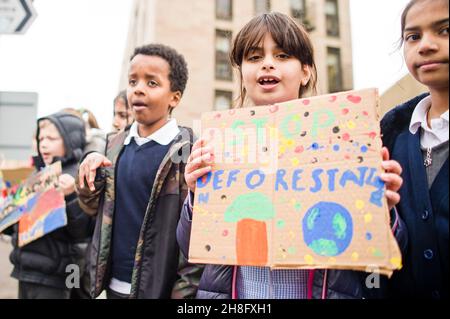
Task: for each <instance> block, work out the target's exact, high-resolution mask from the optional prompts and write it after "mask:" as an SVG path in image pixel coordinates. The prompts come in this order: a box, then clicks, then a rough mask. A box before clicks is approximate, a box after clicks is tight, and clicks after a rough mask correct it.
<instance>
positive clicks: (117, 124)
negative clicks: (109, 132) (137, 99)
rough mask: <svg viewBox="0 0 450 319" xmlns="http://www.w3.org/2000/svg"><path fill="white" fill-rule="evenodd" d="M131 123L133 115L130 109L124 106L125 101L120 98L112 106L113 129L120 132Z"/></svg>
mask: <svg viewBox="0 0 450 319" xmlns="http://www.w3.org/2000/svg"><path fill="white" fill-rule="evenodd" d="M131 122H133V113H132V111H131V109H130V108H128V110H127V107H126V105H125V101H124V100H123V99H122V98H119V99H117V100H116V104H115V105H114V120H113V127H114V129H115V130H117V131H120V130H122V129H124V128H125V127H126V126H127V125H128V124H131Z"/></svg>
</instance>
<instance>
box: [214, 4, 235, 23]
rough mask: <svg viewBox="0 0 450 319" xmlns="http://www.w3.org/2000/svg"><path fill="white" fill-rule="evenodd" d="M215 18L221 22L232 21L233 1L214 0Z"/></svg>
mask: <svg viewBox="0 0 450 319" xmlns="http://www.w3.org/2000/svg"><path fill="white" fill-rule="evenodd" d="M216 18H217V19H221V20H231V19H233V0H216Z"/></svg>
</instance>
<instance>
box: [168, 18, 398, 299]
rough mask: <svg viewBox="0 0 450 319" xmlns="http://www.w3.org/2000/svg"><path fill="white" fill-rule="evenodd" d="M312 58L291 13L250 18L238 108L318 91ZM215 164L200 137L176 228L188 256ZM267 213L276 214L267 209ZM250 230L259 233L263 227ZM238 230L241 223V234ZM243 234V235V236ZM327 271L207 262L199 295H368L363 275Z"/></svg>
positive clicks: (393, 181) (394, 199)
mask: <svg viewBox="0 0 450 319" xmlns="http://www.w3.org/2000/svg"><path fill="white" fill-rule="evenodd" d="M313 56H314V53H313V47H312V44H311V41H310V39H309V36H308V34H307V32H306V31H305V29H304V28H303V27H302V26H299V25H297V24H296V23H295V22H294V21H293V20H292V19H291V18H289V17H288V16H286V15H284V14H280V13H270V14H263V15H260V16H258V17H256V18H254V19H252V20H251V21H250V22H249V23H248V24H247V25H246V26H244V28H243V29H242V30H241V31H240V32H239V34H238V35H237V37H236V39H235V41H234V46H233V50H232V54H231V60H232V64H233V65H234V67H236V68H237V69H238V70H239V72H240V78H241V82H242V83H241V97H240V105H239V106H240V107H242V106H243V105H244V104H245V102H246V100H247V98H248V99H249V100H250V101H251V102H252V104H254V105H273V104H276V103H282V102H286V101H290V100H295V99H298V98H300V97H302V96H303V95H304V93H305V92H307V91H313V93H315V91H316V90H315V87H316V79H317V74H316V66H315V62H314V58H313ZM383 153H384V154H383V157H384V159H385V161H384V162H383V167H384V169H385V170H386V171H387V173H386V174H384V175H382V176H381V178H382V179H383V181H384V182H385V183H386V184H387V188H388V190H387V192H386V197H387V199H388V202H389V207H390V208H392V207H393V206H394V205H395V204H396V203H398V201H399V199H400V198H399V195H398V193H397V191H398V189H399V188H400V186H401V183H402V179H401V177H400V176H399V174H400V173H401V168H400V165H399V164H398V163H397V162H395V161H388V154H387V152H386V150H384V152H383ZM213 163H214V151H213V149H212V148H211V147H210V146H208V145H207V141H206V140H203V139H201V140H199V141H197V142H196V143H195V144H194V146H193V149H192V154H191V156H190V158H189V161H188V165H187V166H186V172H185V178H186V181H187V184H188V186H189V188H190V190H191V192H190V195H189V196H190V197H189V196H188V198H187V200H186V202H185V204H184V206H183V212H182V216H181V219H180V222H179V224H178V229H177V237H178V242H179V244H180V246H181V248H182V250H183V252H184V253H185V255H186V256H187V255H188V247H189V240H190V232H191V221H192V205H191V203H192V198H193V192H194V191H195V188H196V182H197V180H198V179H199V178H201V177H203V176H204V175H206V174H208V173H210V172H211V171H212V165H213ZM253 202H259V205H260V206H261V209H264V208H267V205H265V203H264V202H263V201H259V200H258V199H256V200H254V201H253ZM244 204H245V203H244ZM241 206H242V207H248V209H249V210H250V209H251V208H252V207H250V206H251V205H247V206H245V205H241ZM267 214H268V215H270V214H272V212H271V211H268V212H267ZM246 220H248V219H246ZM248 228H251V229H253V230H255V231H258V229H259V225H256V224H255V225H252V227H248ZM239 229H240V226H239V225H238V230H237V231H238V232H239ZM242 235H243V237H245V236H244V235H245V234H242ZM259 244H260V243H256V242H255V243H254V245H255V248H254V252H253V253H251V254H252V255H255V254H256V255H257V254H259V253H260V252H261V251H262V249H263V247H260V246H259ZM263 244H264V243H263ZM258 247H259V248H261V250H260V249H259V248H258ZM238 251H239V249H238ZM247 253H248V252H247ZM238 254H239V253H238ZM238 257H239V256H238ZM244 257H245V256H244ZM261 264H264V263H263V262H262V263H261ZM323 273H324V271H315V272H314V271H312V270H299V269H296V270H270V268H268V267H255V266H237V267H231V266H217V265H216V266H214V265H207V266H206V268H205V270H204V273H203V277H202V279H201V281H200V287H199V291H198V294H197V297H198V298H239V299H249V298H284V299H293V298H308V297H318V298H320V297H321V296H323V294H322V292H323V291H325V290H327V291H328V292H329V294H328V296H329V297H334V298H363V297H367V296H368V295H366V294H365V292H364V291H363V288H362V286H363V284H364V279H363V277H362V275H361V273H358V272H354V271H333V272H330V273H329V275H328V277H327V276H326V275H323ZM314 274H316V275H317V276H315V275H314ZM327 278H328V280H327ZM322 279H323V280H322ZM327 282H328V283H329V286H328V289H322V287H326V286H327ZM323 283H324V284H325V285H324V286H323V285H322V284H323ZM316 287H317V288H316ZM338 292H339V293H338Z"/></svg>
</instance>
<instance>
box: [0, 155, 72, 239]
mask: <svg viewBox="0 0 450 319" xmlns="http://www.w3.org/2000/svg"><path fill="white" fill-rule="evenodd" d="M60 175H61V162H57V163H55V164H52V165H50V166H48V167H46V168H45V169H43V170H42V171H40V172H38V173H36V174H33V175H31V176H30V177H29V178H28V179H26V180H25V181H24V182H23V183H21V184H14V183H13V182H11V181H10V180H9V179H8V180H7V179H6V176H5V174H3V186H4V187H3V189H1V200H0V232H2V231H3V230H5V229H6V228H8V227H9V226H11V225H13V224H16V223H18V224H19V227H18V232H19V234H18V245H19V247H22V246H24V245H26V244H28V243H30V242H32V241H34V240H36V239H38V238H40V237H42V236H44V235H46V234H48V233H50V232H52V231H54V230H56V229H58V228H61V227H63V226H65V225H67V216H66V205H65V201H64V194H63V193H62V190H61V189H60V188H59V187H58V177H59V176H60Z"/></svg>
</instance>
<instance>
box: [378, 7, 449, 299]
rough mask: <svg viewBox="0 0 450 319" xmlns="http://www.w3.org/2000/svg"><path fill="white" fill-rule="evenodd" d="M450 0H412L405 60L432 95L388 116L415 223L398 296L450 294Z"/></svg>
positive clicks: (405, 22) (395, 280)
mask: <svg viewBox="0 0 450 319" xmlns="http://www.w3.org/2000/svg"><path fill="white" fill-rule="evenodd" d="M448 9H449V3H448V0H413V1H411V2H410V3H409V4H408V5H407V6H406V8H405V10H404V12H403V15H402V21H401V31H402V43H403V46H404V57H405V61H406V65H407V66H408V69H409V71H410V73H411V74H412V75H413V76H414V78H415V79H416V80H417V81H419V82H420V83H422V84H423V85H425V86H427V87H428V89H429V91H430V92H429V93H427V94H423V95H420V96H417V97H415V98H414V99H412V100H410V101H408V102H406V103H404V104H403V105H400V106H397V107H396V108H394V109H393V110H392V111H390V112H389V113H387V114H386V115H385V117H384V118H383V120H382V123H381V124H382V132H383V142H384V144H385V145H386V146H387V147H388V148H389V151H390V153H391V154H392V158H393V159H395V160H397V161H398V162H400V164H401V166H402V168H403V174H402V177H403V179H404V185H403V187H402V188H401V189H400V196H401V198H402V200H401V201H400V203H399V204H398V205H397V209H398V212H399V214H400V216H401V218H402V219H403V220H404V221H405V223H406V227H407V229H408V247H407V252H406V254H404V255H403V269H401V270H400V271H399V272H396V273H394V276H393V277H392V279H391V280H390V281H389V282H390V284H391V285H390V295H391V296H392V297H403V298H404V297H414V298H435V299H439V298H444V299H445V298H448V296H449V245H448V238H449V223H448V198H449V192H448V177H449V176H448V134H449V130H448V103H449V102H448V77H449V73H448V72H449V68H448V63H449V49H448V46H449V42H448V41H449V36H448V28H449V20H448V18H449V13H448Z"/></svg>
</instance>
